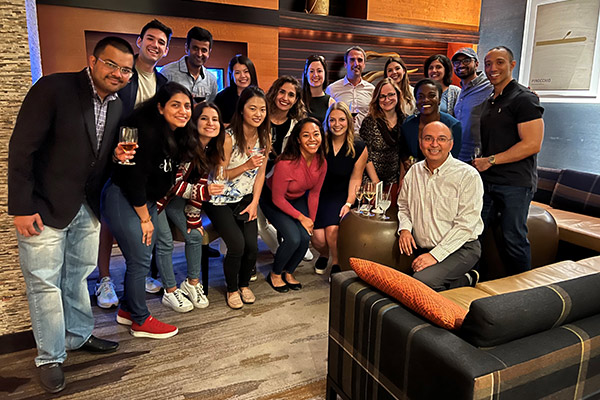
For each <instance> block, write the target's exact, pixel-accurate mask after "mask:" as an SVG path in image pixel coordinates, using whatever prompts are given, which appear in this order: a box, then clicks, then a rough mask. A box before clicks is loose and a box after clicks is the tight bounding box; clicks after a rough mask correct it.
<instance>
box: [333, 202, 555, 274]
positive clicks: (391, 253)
mask: <svg viewBox="0 0 600 400" xmlns="http://www.w3.org/2000/svg"><path fill="white" fill-rule="evenodd" d="M395 212H396V210H392V209H390V210H388V215H389V216H390V217H391V218H390V220H388V221H383V220H380V219H378V218H377V217H371V218H367V217H363V216H359V215H356V214H355V213H353V212H351V213H348V215H347V216H346V217H345V218H344V219H343V220H342V221H341V223H340V228H339V234H338V256H339V260H340V266H341V267H342V270H348V269H350V265H349V262H348V260H349V258H350V257H359V258H363V259H366V260H371V261H375V262H378V263H380V264H383V265H388V266H391V267H394V268H395V269H397V270H399V271H402V272H405V273H410V272H411V271H412V270H411V268H410V264H411V262H412V260H413V258H414V256H412V257H409V256H406V255H402V254H400V249H399V247H398V235H397V233H396V232H397V230H398V219H397V216H396V214H395ZM527 227H528V228H529V233H528V238H529V242H530V243H531V264H532V267H533V268H536V267H539V266H542V265H547V264H550V263H552V262H554V261H555V259H556V253H557V249H558V240H559V239H558V238H559V233H558V227H557V224H556V222H555V221H554V218H552V216H551V215H550V213H549V212H547V211H545V210H544V209H542V208H540V207H537V206H535V205H532V206H530V207H529V217H528V218H527ZM493 228H494V229H492V230H491V231H490V232H487V233H486V234H485V235H484V236H483V237H482V259H481V262H480V267H479V271H480V273H481V274H482V278H485V279H494V278H498V277H503V276H507V275H509V274H510V273H511V272H512V271H507V270H506V268H505V267H504V265H503V263H502V261H501V250H500V247H499V246H498V245H497V243H501V241H500V239H501V237H502V231H501V229H500V227H499V226H495V227H493Z"/></svg>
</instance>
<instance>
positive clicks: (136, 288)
mask: <svg viewBox="0 0 600 400" xmlns="http://www.w3.org/2000/svg"><path fill="white" fill-rule="evenodd" d="M192 104H193V99H192V95H191V94H190V92H189V91H188V90H187V89H186V88H184V87H183V86H181V85H180V84H178V83H175V82H169V83H167V84H165V85H164V86H162V87H161V88H160V89H159V90H158V92H157V93H156V95H155V96H154V97H152V98H151V99H150V100H148V101H147V102H145V103H143V104H142V105H141V106H140V107H139V108H137V109H136V110H135V111H134V113H133V114H132V116H131V118H130V119H129V120H128V121H127V125H128V126H131V127H135V128H137V129H138V130H139V139H138V140H139V147H138V148H137V150H136V154H135V158H134V159H133V161H134V162H135V164H134V165H116V167H115V169H114V172H113V175H112V178H111V180H109V181H108V182H107V184H106V186H105V187H104V190H103V192H102V202H101V211H102V215H103V217H104V218H105V220H106V221H107V223H108V225H109V227H110V230H111V232H112V233H113V234H114V236H115V238H116V239H117V243H118V244H119V247H120V248H121V252H122V253H123V256H124V257H125V263H126V267H127V269H126V271H125V292H124V294H123V298H122V300H121V305H120V308H119V310H118V312H117V322H119V323H121V324H124V325H131V334H132V335H133V336H136V337H150V338H155V339H164V338H167V337H171V336H173V335H175V334H177V328H176V327H175V326H172V325H169V324H166V323H163V322H161V321H159V320H157V319H155V318H153V317H152V316H151V315H150V312H149V311H148V307H147V306H146V294H145V277H146V275H147V274H148V271H149V269H150V259H151V256H152V249H153V247H154V243H155V235H154V223H155V222H156V218H157V214H156V201H157V200H159V199H161V198H162V197H163V196H165V194H166V193H167V192H168V191H169V189H170V188H171V187H172V186H173V183H174V182H175V173H176V170H177V165H178V164H179V163H180V162H187V161H191V160H193V159H194V156H195V152H196V149H197V147H198V140H197V137H196V134H195V132H194V130H193V128H192V125H191V124H190V123H189V121H190V117H191V113H192Z"/></svg>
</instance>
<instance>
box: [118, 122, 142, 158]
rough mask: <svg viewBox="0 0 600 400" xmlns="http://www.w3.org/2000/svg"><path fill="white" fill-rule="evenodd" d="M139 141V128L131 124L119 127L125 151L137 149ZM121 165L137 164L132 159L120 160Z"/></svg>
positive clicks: (120, 138) (121, 143) (120, 142)
mask: <svg viewBox="0 0 600 400" xmlns="http://www.w3.org/2000/svg"><path fill="white" fill-rule="evenodd" d="M137 141H138V130H137V128H132V127H129V126H122V127H121V128H119V144H120V145H121V147H122V148H123V150H125V151H131V150H133V149H135V146H136V145H137ZM119 164H121V165H135V162H133V161H131V160H125V161H119Z"/></svg>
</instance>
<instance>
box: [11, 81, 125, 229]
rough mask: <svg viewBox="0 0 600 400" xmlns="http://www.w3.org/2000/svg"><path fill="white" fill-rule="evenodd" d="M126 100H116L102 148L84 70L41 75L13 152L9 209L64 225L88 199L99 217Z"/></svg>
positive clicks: (31, 92)
mask: <svg viewBox="0 0 600 400" xmlns="http://www.w3.org/2000/svg"><path fill="white" fill-rule="evenodd" d="M121 111H122V105H121V100H119V99H117V100H114V101H111V102H110V103H109V105H108V110H107V115H106V126H105V128H104V136H103V139H102V144H101V146H100V149H99V150H97V149H96V148H97V139H96V124H95V119H94V104H93V101H92V88H91V86H90V83H89V79H88V76H87V72H86V71H85V70H83V71H80V72H77V73H61V74H53V75H49V76H46V77H43V78H41V79H40V80H39V81H38V82H37V83H36V84H35V85H34V86H33V87H32V88H31V89H30V90H29V93H27V96H26V97H25V100H24V101H23V104H22V106H21V110H20V111H19V115H18V116H17V122H16V124H15V128H14V131H13V134H12V136H11V138H10V143H9V152H8V213H9V214H11V215H32V214H35V213H39V214H40V215H41V217H42V221H43V223H44V224H45V225H49V226H51V227H54V228H58V229H62V228H64V227H66V226H67V225H68V224H69V223H70V222H71V221H72V220H73V218H74V217H75V215H76V214H77V212H78V211H79V209H80V208H81V205H82V204H83V203H84V202H87V204H88V205H89V206H90V207H91V208H92V210H93V211H94V213H95V214H96V216H97V217H99V215H100V192H101V190H102V186H103V185H104V183H105V182H106V180H107V179H108V174H109V172H110V171H109V167H110V164H111V163H112V161H111V158H112V152H113V149H114V148H115V146H116V143H117V139H118V138H117V137H116V132H117V128H118V126H119V119H120V117H121Z"/></svg>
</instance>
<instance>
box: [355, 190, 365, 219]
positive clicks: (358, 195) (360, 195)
mask: <svg viewBox="0 0 600 400" xmlns="http://www.w3.org/2000/svg"><path fill="white" fill-rule="evenodd" d="M354 194H355V195H356V199H357V200H358V206H357V207H356V210H354V212H355V213H356V214H359V215H360V214H361V211H360V207H361V204H362V199H363V194H364V192H363V189H362V186H361V185H356V187H355V188H354Z"/></svg>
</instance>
